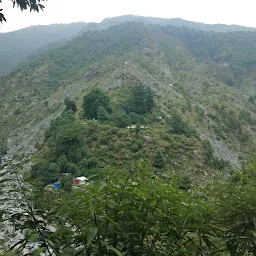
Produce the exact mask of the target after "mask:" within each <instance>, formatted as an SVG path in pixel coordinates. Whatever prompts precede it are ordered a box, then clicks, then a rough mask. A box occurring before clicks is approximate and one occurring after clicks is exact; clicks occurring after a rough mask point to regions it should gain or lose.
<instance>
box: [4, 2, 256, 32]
mask: <svg viewBox="0 0 256 256" xmlns="http://www.w3.org/2000/svg"><path fill="white" fill-rule="evenodd" d="M0 7H1V8H3V9H4V14H5V16H6V18H7V21H8V22H7V23H4V24H3V25H0V32H7V31H12V30H17V29H20V28H23V27H28V26H31V25H39V24H42V25H45V24H53V23H70V22H77V21H85V22H93V21H94V22H100V21H101V20H102V19H104V18H106V17H113V16H120V15H125V14H134V15H142V16H153V17H163V18H177V17H179V18H183V19H186V20H192V21H199V22H204V23H210V24H213V23H223V24H238V25H243V26H250V27H256V16H255V10H256V1H255V0H243V1H241V0H90V1H87V0H48V2H46V3H45V7H46V9H45V11H44V12H41V13H39V14H37V13H30V12H29V11H27V12H23V13H22V12H21V11H19V10H18V9H16V8H15V9H12V3H11V1H9V0H3V3H2V4H0Z"/></svg>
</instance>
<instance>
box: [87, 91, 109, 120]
mask: <svg viewBox="0 0 256 256" xmlns="http://www.w3.org/2000/svg"><path fill="white" fill-rule="evenodd" d="M99 107H104V109H105V110H106V111H107V112H108V113H110V112H111V108H110V98H109V96H108V95H107V94H106V93H104V92H103V91H102V90H100V89H93V90H91V91H90V92H89V93H88V94H87V95H85V96H84V101H83V113H84V118H86V119H93V118H95V119H98V109H99Z"/></svg>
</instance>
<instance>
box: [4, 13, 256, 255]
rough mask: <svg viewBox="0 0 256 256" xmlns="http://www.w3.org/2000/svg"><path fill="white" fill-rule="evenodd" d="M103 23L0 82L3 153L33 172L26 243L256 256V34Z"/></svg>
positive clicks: (66, 248)
mask: <svg viewBox="0 0 256 256" xmlns="http://www.w3.org/2000/svg"><path fill="white" fill-rule="evenodd" d="M126 18H127V17H124V18H123V19H124V20H125V19H126ZM132 18H133V17H132ZM121 19H122V18H121ZM117 20H118V23H120V18H117ZM112 21H113V22H114V23H115V22H116V21H115V19H113V20H112ZM108 22H110V20H106V21H103V22H102V24H103V25H102V26H103V27H100V26H99V25H97V24H90V25H87V27H85V28H84V29H83V31H82V32H81V33H80V34H79V35H78V36H77V37H75V38H73V39H72V40H69V41H68V42H63V43H61V44H60V45H57V46H56V47H52V48H51V49H49V50H42V51H41V53H40V54H39V56H37V57H34V58H33V59H31V60H30V61H28V62H26V63H24V64H23V65H22V66H20V67H19V68H18V69H16V70H14V71H12V72H11V73H9V74H7V75H6V76H4V77H2V79H1V81H0V97H1V105H0V113H1V118H0V126H1V130H0V139H1V153H2V155H3V154H5V153H7V156H8V158H9V159H14V160H15V161H20V163H19V164H18V165H15V164H14V165H12V166H11V167H8V168H10V169H12V170H14V169H15V170H17V171H18V172H20V171H21V170H22V168H23V167H22V164H24V163H26V164H27V163H29V165H32V167H31V169H30V170H29V171H28V172H26V173H25V176H24V177H25V178H26V180H29V182H30V185H31V186H32V185H33V188H34V190H33V191H29V190H26V189H24V188H22V185H21V182H18V185H19V189H21V191H23V192H22V196H23V198H24V200H27V201H26V202H27V205H28V208H29V209H28V210H27V211H25V212H26V214H25V215H22V217H21V219H22V220H24V221H23V222H19V221H20V219H19V217H20V215H19V214H14V215H13V219H14V220H15V219H16V218H17V219H19V221H18V224H19V225H21V228H25V229H27V228H28V227H31V226H33V227H34V226H36V227H37V228H36V229H33V230H32V229H31V228H28V234H27V235H26V236H25V238H24V240H22V241H21V243H20V245H21V247H22V246H25V245H26V244H30V243H33V246H34V247H35V241H37V242H38V244H39V245H40V246H39V247H40V248H39V251H38V252H42V251H46V250H48V254H50V253H52V252H54V253H55V254H56V255H115V254H116V255H254V254H255V248H256V246H255V232H256V231H255V223H254V222H255V220H254V215H255V209H256V208H255V204H254V200H253V198H254V197H255V184H254V183H255V181H254V179H255V156H254V154H255V149H256V143H255V142H256V134H255V131H256V83H255V74H256V72H255V71H256V65H255V63H256V55H255V52H256V44H255V43H256V32H254V31H233V32H227V31H225V32H227V33H217V32H210V31H211V28H209V31H199V30H195V29H191V28H188V27H184V26H183V27H177V26H171V25H164V24H161V26H159V25H154V24H143V23H146V22H143V23H141V22H140V23H136V22H125V23H121V24H117V25H114V26H111V25H113V24H111V25H110V24H109V25H104V23H105V24H106V23H108ZM149 23H151V22H149ZM104 26H105V27H104ZM234 28H235V27H234ZM6 168H7V167H6ZM8 168H7V169H8ZM26 168H27V165H26V167H25V168H24V169H26ZM8 170H9V169H8ZM81 176H82V177H83V176H85V177H87V178H89V180H88V183H87V186H84V187H83V186H82V187H77V186H73V179H74V178H76V177H81ZM14 177H15V179H18V181H19V177H18V176H17V175H16V176H14ZM54 184H58V186H59V187H58V189H54V188H53V187H54ZM26 186H27V185H25V187H26ZM16 192H17V191H16ZM38 198H40V200H38ZM31 205H32V206H31ZM25 208H26V207H25ZM35 209H36V210H35ZM228 210H229V211H228ZM37 218H38V219H39V220H42V222H40V223H39V222H38V223H37V221H36V220H37ZM22 225H23V226H22ZM49 226H51V227H52V226H53V227H54V228H53V230H54V231H51V232H52V233H51V232H50V231H49ZM42 230H44V231H45V232H48V233H47V234H48V235H49V236H48V235H47V236H46V237H44V236H43V235H42V233H40V232H41V231H42ZM70 241H72V242H70Z"/></svg>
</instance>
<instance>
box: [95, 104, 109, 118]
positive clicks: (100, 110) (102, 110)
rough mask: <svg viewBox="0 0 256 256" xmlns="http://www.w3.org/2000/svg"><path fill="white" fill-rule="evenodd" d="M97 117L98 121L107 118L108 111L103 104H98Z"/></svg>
mask: <svg viewBox="0 0 256 256" xmlns="http://www.w3.org/2000/svg"><path fill="white" fill-rule="evenodd" d="M97 118H98V119H99V120H100V121H106V120H108V119H109V113H108V112H107V110H106V109H105V108H104V107H103V106H99V107H98V110H97Z"/></svg>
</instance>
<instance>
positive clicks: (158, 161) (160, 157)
mask: <svg viewBox="0 0 256 256" xmlns="http://www.w3.org/2000/svg"><path fill="white" fill-rule="evenodd" d="M164 164H165V157H164V154H163V152H162V151H160V150H158V151H157V152H156V156H155V162H154V166H155V167H157V168H163V167H164Z"/></svg>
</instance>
